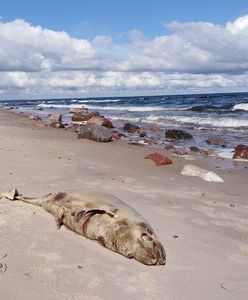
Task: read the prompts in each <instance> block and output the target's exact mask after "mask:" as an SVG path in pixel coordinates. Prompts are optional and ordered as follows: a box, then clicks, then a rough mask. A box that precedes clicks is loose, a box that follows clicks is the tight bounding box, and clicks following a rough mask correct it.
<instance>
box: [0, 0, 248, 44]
mask: <svg viewBox="0 0 248 300" xmlns="http://www.w3.org/2000/svg"><path fill="white" fill-rule="evenodd" d="M247 13H248V1H246V0H203V1H200V0H170V1H166V0H122V1H121V0H98V1H96V0H91V1H90V0H88V1H84V0H42V1H35V0H8V1H7V0H2V1H0V15H1V16H2V18H3V19H4V20H5V21H11V20H13V19H16V18H21V19H25V20H26V21H27V22H30V23H32V24H33V25H41V26H42V27H45V28H50V29H54V30H65V31H67V32H69V33H70V34H71V35H72V36H75V37H82V38H87V39H92V38H94V37H95V36H96V35H99V34H100V35H110V36H112V37H116V36H118V35H121V34H125V33H126V32H128V31H130V30H133V29H138V30H141V31H143V32H144V33H145V35H147V36H149V37H154V36H157V35H160V34H164V33H165V29H164V27H163V25H162V24H163V23H169V22H171V21H180V22H188V21H208V22H212V23H217V24H225V23H226V22H227V21H232V20H234V19H236V18H237V17H239V16H242V15H245V14H247Z"/></svg>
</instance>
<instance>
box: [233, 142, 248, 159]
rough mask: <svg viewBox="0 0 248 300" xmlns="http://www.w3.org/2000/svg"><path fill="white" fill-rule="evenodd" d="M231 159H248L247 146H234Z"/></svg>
mask: <svg viewBox="0 0 248 300" xmlns="http://www.w3.org/2000/svg"><path fill="white" fill-rule="evenodd" d="M233 159H248V146H246V145H238V146H236V147H235V149H234V154H233Z"/></svg>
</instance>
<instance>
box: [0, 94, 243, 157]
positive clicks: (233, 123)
mask: <svg viewBox="0 0 248 300" xmlns="http://www.w3.org/2000/svg"><path fill="white" fill-rule="evenodd" d="M0 106H2V107H4V108H8V109H13V110H16V111H19V112H23V113H25V114H35V115H38V116H40V117H42V118H43V119H44V121H45V122H46V121H47V118H48V116H49V115H50V114H53V113H60V114H62V115H63V121H64V122H65V123H68V124H70V122H71V115H70V113H69V109H70V108H71V107H82V106H83V107H86V108H88V109H89V111H98V112H100V113H101V114H102V115H104V116H105V117H106V118H109V119H110V120H111V121H112V122H113V124H114V126H115V128H116V129H117V130H119V131H120V132H123V125H124V124H125V123H127V122H130V123H132V124H135V125H138V126H140V127H141V128H144V129H145V130H147V132H148V138H151V139H156V141H157V145H158V146H163V145H167V144H168V143H169V141H168V140H166V138H165V135H164V132H165V130H166V129H180V130H185V131H187V132H189V133H191V134H192V135H193V137H194V138H193V139H192V140H189V141H179V142H177V144H178V147H180V146H181V147H184V148H185V147H186V148H187V147H190V146H197V147H200V148H209V147H210V146H209V145H207V143H206V140H207V139H208V138H209V137H213V136H214V137H221V138H224V139H225V140H226V142H227V143H226V149H223V148H221V149H220V146H214V145H211V147H212V148H214V150H216V151H217V152H219V153H222V155H223V156H225V155H226V156H227V157H230V156H231V151H233V148H234V147H235V146H236V145H238V144H246V145H247V144H248V93H228V94H220V93H218V94H197V95H196V94H193V95H160V96H140V97H97V98H73V99H40V100H30V99H28V100H25V99H24V100H4V99H1V100H0ZM151 124H156V125H158V126H159V127H160V128H161V129H162V130H161V131H160V132H159V133H151V132H149V126H151ZM128 138H129V140H131V141H132V142H135V141H136V142H137V141H140V140H141V138H140V137H139V136H129V137H128Z"/></svg>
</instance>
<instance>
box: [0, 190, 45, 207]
mask: <svg viewBox="0 0 248 300" xmlns="http://www.w3.org/2000/svg"><path fill="white" fill-rule="evenodd" d="M48 196H50V194H48V195H46V196H44V197H41V198H33V197H24V196H22V195H21V194H19V192H18V191H17V189H12V190H9V191H7V192H3V193H2V194H1V197H4V198H7V199H9V200H11V201H15V200H19V201H23V202H26V203H29V204H33V205H37V206H42V204H43V203H44V201H45V200H47V197H48Z"/></svg>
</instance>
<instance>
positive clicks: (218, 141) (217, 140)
mask: <svg viewBox="0 0 248 300" xmlns="http://www.w3.org/2000/svg"><path fill="white" fill-rule="evenodd" d="M206 142H207V143H208V144H210V145H216V146H222V147H223V146H226V144H227V141H226V140H225V139H223V138H221V137H218V136H212V137H209V138H208V139H207V140H206Z"/></svg>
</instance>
